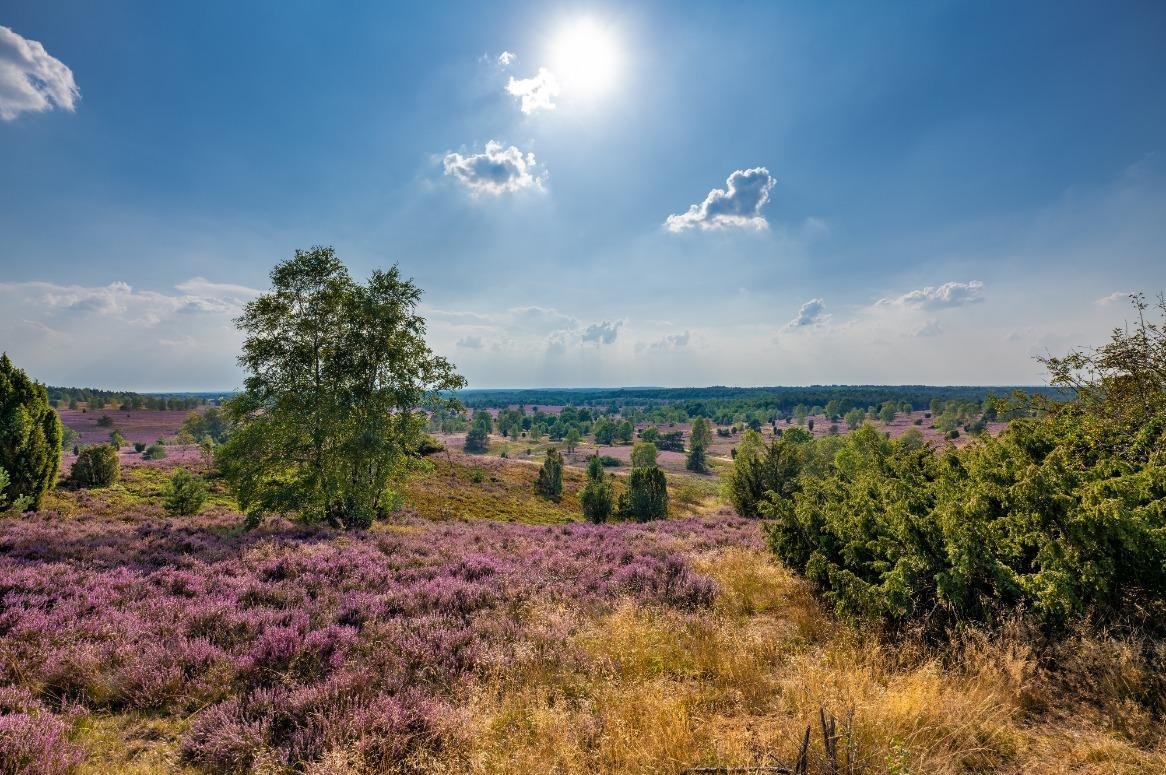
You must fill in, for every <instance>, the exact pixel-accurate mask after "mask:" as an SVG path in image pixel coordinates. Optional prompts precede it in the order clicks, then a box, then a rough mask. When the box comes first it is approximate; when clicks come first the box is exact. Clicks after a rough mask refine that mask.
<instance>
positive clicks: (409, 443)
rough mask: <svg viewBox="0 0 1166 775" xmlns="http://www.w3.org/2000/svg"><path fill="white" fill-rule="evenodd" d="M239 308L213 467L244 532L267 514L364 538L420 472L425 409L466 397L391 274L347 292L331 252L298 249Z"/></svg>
mask: <svg viewBox="0 0 1166 775" xmlns="http://www.w3.org/2000/svg"><path fill="white" fill-rule="evenodd" d="M271 284H272V288H271V291H270V292H268V293H265V294H263V295H262V296H259V297H258V298H256V299H254V300H253V301H251V302H250V303H248V305H247V307H246V308H245V310H244V312H243V315H242V316H241V317H240V318H239V319H238V321H237V325H238V326H239V328H240V329H241V330H242V331H243V332H244V333H245V334H246V339H245V341H244V344H243V352H242V355H240V357H239V363H240V365H241V366H242V367H243V368H244V370H245V371H246V373H247V378H246V381H245V383H244V390H243V392H242V393H241V394H239V395H238V396H236V397H235V398H233V399H231V401H229V402H228V404H227V406H226V413H227V417H228V419H229V421H230V424H231V429H230V434H229V437H228V439H227V441H226V443H224V444H223V445H222V446H221V447H220V448H219V455H218V460H219V461H220V462H221V468H222V471H223V473H224V475H225V477H226V478H227V480H228V481H229V482H230V483H231V484H232V486H233V487H234V489H235V491H236V494H237V497H238V498H239V502H240V504H241V505H242V506H243V508H244V509H245V510H246V511H247V513H248V518H249V520H248V521H249V524H257V523H258V521H259V519H261V518H262V516H263V515H265V514H271V513H289V514H295V515H297V516H298V517H299V518H300V519H302V520H304V521H307V522H318V521H325V522H327V523H328V524H331V525H333V526H336V527H345V528H366V527H368V526H370V525H371V524H372V522H373V520H374V519H376V518H377V517H380V516H383V515H384V514H385V513H387V511H388V508H387V505H388V504H391V503H392V502H393V498H394V494H395V492H397V491H398V490H397V489H396V488H399V487H400V485H401V484H402V483H403V480H404V479H405V478H406V477H407V476H408V474H409V473H410V472H411V471H413V470H414V469H416V468H418V467H419V466H420V465H421V464H422V463H421V458H420V456H419V454H418V453H417V450H418V449H420V447H421V446H422V441H423V437H424V433H425V428H426V425H427V415H426V414H425V412H424V411H423V410H424V409H425V408H445V409H455V408H457V405H456V402H454V401H453V400H452V399H448V398H444V397H443V391H450V390H455V389H458V388H461V387H464V385H465V380H464V379H463V378H462V377H460V376H459V375H458V374H457V373H456V372H455V371H454V367H453V364H451V363H450V362H449V361H447V360H446V359H445V358H442V357H439V356H437V355H434V353H433V352H432V351H431V350H430V349H429V346H428V345H427V343H426V341H425V320H424V318H422V317H421V316H420V315H418V314H417V312H416V307H417V302H418V300H419V299H420V297H421V291H420V289H419V288H417V286H415V285H414V284H413V283H412V281H410V280H404V279H402V278H401V276H400V273H399V271H398V269H397V267H395V266H394V267H392V268H391V269H389V270H388V271H381V270H377V271H375V272H373V274H372V276H371V277H370V278H369V279H368V281H367V282H366V283H364V284H361V283H358V282H355V281H354V280H353V279H352V278H351V276H350V275H349V273H348V270H347V269H346V268H345V267H344V264H343V263H341V261H340V259H338V258H337V257H336V254H335V252H334V251H333V249H332V248H330V247H315V248H312V249H311V250H308V251H302V250H297V251H296V253H295V256H294V257H292V258H291V259H289V260H287V261H284V262H282V263H280V264H278V265H277V266H276V267H275V268H274V269H273V270H272V272H271Z"/></svg>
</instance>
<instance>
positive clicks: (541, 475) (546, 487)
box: [534, 447, 563, 503]
mask: <svg viewBox="0 0 1166 775" xmlns="http://www.w3.org/2000/svg"><path fill="white" fill-rule="evenodd" d="M534 491H535V492H536V493H537V494H539V495H541V496H542V497H544V498H547V499H549V500H552V501H555V502H556V503H557V502H558V501H559V499H560V498H562V497H563V455H562V453H560V452H559V450H557V449H555V448H554V447H551V448H550V449H548V450H547V458H546V460H544V461H543V464H542V467H541V468H539V470H538V479H536V480H535V482H534Z"/></svg>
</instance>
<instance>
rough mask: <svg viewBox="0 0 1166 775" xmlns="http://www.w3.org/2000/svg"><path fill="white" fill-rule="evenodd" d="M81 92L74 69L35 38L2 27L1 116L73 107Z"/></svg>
mask: <svg viewBox="0 0 1166 775" xmlns="http://www.w3.org/2000/svg"><path fill="white" fill-rule="evenodd" d="M80 96H81V92H80V91H79V90H78V89H77V84H76V82H75V81H74V80H73V71H72V70H70V69H69V68H68V67H67V66H66V65H65V64H64V63H63V62H61V60H59V59H57V58H56V57H53V56H50V55H49V53H48V52H47V51H45V47H44V46H42V45H41V44H40V43H38V42H37V41H35V40H28V39H26V38H22V37H21V36H20V35H17V34H16V33H15V32H13V31H12V30H10V29H9V28H7V27H0V120H4V121H14V120H15V119H16V117H17V116H19V115H20V114H21V113H43V112H44V111H46V110H52V109H53V108H60V109H62V110H68V111H72V110H73V107H74V105H75V104H76V102H77V100H78V99H79V98H80Z"/></svg>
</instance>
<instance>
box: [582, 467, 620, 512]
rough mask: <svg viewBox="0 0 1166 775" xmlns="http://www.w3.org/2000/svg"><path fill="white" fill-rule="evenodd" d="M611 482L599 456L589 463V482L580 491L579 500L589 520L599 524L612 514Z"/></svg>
mask: <svg viewBox="0 0 1166 775" xmlns="http://www.w3.org/2000/svg"><path fill="white" fill-rule="evenodd" d="M614 500H615V499H614V496H613V495H612V489H611V482H610V481H608V479H607V475H606V474H605V473H604V471H603V463H602V461H600V459H599V458H598V456H596V457H593V458H591V460H590V462H588V463H587V482H586V483H585V484H584V485H583V489H582V490H581V491H580V492H579V502H580V503H581V504H582V506H583V517H584V518H585V519H586V520H587V521H588V522H594V523H595V524H599V523H601V522H604V521H606V520H607V518H608V517H610V516H611V512H612V507H613V505H614Z"/></svg>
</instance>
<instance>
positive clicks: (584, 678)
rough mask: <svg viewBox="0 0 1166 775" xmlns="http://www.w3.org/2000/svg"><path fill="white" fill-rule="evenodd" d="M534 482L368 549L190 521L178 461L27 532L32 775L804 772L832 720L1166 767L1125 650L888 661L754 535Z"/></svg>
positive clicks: (497, 481)
mask: <svg viewBox="0 0 1166 775" xmlns="http://www.w3.org/2000/svg"><path fill="white" fill-rule="evenodd" d="M475 464H477V466H476V465H475ZM170 465H173V464H170ZM531 470H533V466H530V465H528V464H526V463H523V462H521V461H498V460H497V459H494V460H492V461H486V460H485V459H476V458H472V457H469V456H464V457H458V458H456V459H453V460H452V461H450V462H448V463H447V464H446V465H445V467H442V466H438V467H436V468H435V469H434V470H433V471H431V472H430V473H429V474H427V475H425V476H423V477H421V478H419V479H418V480H417V481H416V482H415V483H414V486H413V489H412V490H411V492H410V495H409V498H408V502H407V504H406V506H405V508H403V509H402V511H401V512H400V513H399V514H398V516H397V517H395V518H394V519H393V520H391V521H389V522H387V523H382V524H378V525H377V526H375V527H374V529H372V530H369V531H360V532H354V533H340V534H338V533H336V532H335V531H333V530H329V529H325V528H308V527H303V526H297V525H293V524H291V523H288V522H284V521H281V520H274V521H271V522H269V523H267V524H266V525H265V526H264V527H262V528H260V529H258V530H255V531H252V532H242V531H240V530H239V528H238V526H239V523H240V520H241V516H240V515H239V514H238V513H237V512H236V511H235V510H234V507H233V503H232V501H231V499H230V498H229V497H228V496H227V495H226V494H225V492H224V491H223V489H222V488H221V486H219V485H218V484H215V483H213V482H212V484H214V486H213V487H212V493H211V500H210V502H209V504H208V506H207V508H206V509H205V510H204V512H203V513H202V514H201V515H199V516H197V517H189V518H170V517H167V516H166V514H165V513H164V512H163V511H162V509H161V508H160V506H159V496H160V492H161V490H162V484H163V481H164V478H165V475H166V473H167V469H166V468H159V467H157V466H137V467H133V468H129V469H127V470H126V471H125V472H124V475H123V479H122V481H121V482H120V483H119V484H117V485H114V486H112V487H109V488H103V489H96V490H76V489H69V488H61V489H58V490H57V491H55V492H53V493H51V494H50V495H49V498H48V499H47V501H46V504H45V507H44V508H43V509H42V510H41V511H40V512H39V513H30V514H26V515H22V516H10V517H7V518H5V519H4V521H3V522H2V523H0V595H2V598H0V599H2V613H0V656H2V662H0V664H2V666H3V683H4V687H5V688H4V690H3V694H2V696H0V702H2V706H0V707H2V713H3V715H2V716H0V720H2V729H3V736H2V737H0V747H2V748H3V750H2V752H0V753H2V761H3V762H5V766H6V767H7V768H8V769H7V770H6V771H9V772H34V773H66V772H78V773H98V772H138V773H147V772H165V771H173V772H265V773H266V772H271V773H274V772H311V773H366V772H435V773H460V772H481V773H491V772H505V773H527V772H559V773H591V772H619V773H637V772H658V773H676V772H680V771H682V770H683V769H685V768H688V767H694V766H710V765H724V766H746V765H751V766H792V765H793V763H794V762H795V761H796V760H797V757H798V754H799V749H800V746H801V740H802V735H803V733H804V731H805V729H806V727H807V726H810V725H814V728H815V729H817V725H818V723H819V722H818V714H819V710H820V709H824V710H825V711H826V712H828V713H830V714H833V715H835V716H836V717H837V719H838V723H839V724H840V728H841V729H842V730H843V732H842V734H843V739H844V740H845V745H844V746H843V751H842V753H841V754H840V758H841V760H842V762H843V764H844V765H845V766H846V767H847V768H848V771H853V772H883V771H893V772H964V771H975V770H988V769H991V770H1000V771H1012V772H1031V771H1048V772H1069V771H1096V772H1156V771H1161V770H1162V768H1163V767H1166V749H1164V746H1163V737H1162V734H1161V731H1160V729H1159V728H1158V727H1157V726H1156V725H1155V724H1154V722H1153V720H1152V715H1151V714H1150V713H1149V712H1148V711H1146V710H1143V709H1142V707H1143V706H1142V705H1141V704H1140V703H1139V689H1138V687H1139V685H1140V683H1139V682H1142V681H1144V680H1146V678H1147V676H1145V675H1141V674H1139V673H1138V672H1137V671H1138V670H1139V669H1140V668H1139V665H1141V664H1143V663H1142V662H1141V661H1140V660H1139V659H1138V655H1137V654H1134V653H1131V652H1130V647H1129V646H1126V645H1124V644H1123V643H1122V641H1120V640H1116V639H1113V640H1111V639H1107V638H1102V637H1098V636H1096V635H1094V636H1091V637H1090V638H1083V639H1075V640H1071V641H1069V642H1067V643H1066V644H1064V645H1062V646H1061V647H1060V649H1061V657H1060V659H1059V660H1058V662H1059V665H1058V667H1057V669H1056V670H1055V671H1052V670H1048V669H1047V666H1046V665H1045V664H1044V663H1042V661H1041V660H1039V659H1037V658H1036V657H1035V656H1034V654H1033V652H1032V651H1031V650H1030V648H1029V647H1028V646H1024V645H1021V644H1022V643H1024V642H1026V641H1025V640H1023V639H1019V638H1012V637H1010V636H1008V635H997V636H994V637H993V638H987V637H982V638H978V637H974V636H969V637H968V638H967V639H966V641H964V642H961V643H956V644H951V645H950V646H947V647H942V648H940V647H935V646H934V645H933V646H924V645H922V644H920V645H917V646H915V647H912V646H911V645H910V643H909V642H908V643H907V644H906V645H904V644H902V643H899V644H897V645H896V646H894V647H893V648H892V647H889V646H885V645H882V643H881V642H880V640H879V639H878V638H877V637H875V636H874V635H873V634H868V633H864V632H863V631H861V630H858V631H856V630H854V629H852V628H850V627H849V626H846V625H843V624H840V623H838V622H836V621H835V620H834V619H833V617H832V616H830V615H829V614H828V613H827V612H826V611H825V610H824V609H823V608H822V607H821V604H820V603H819V602H818V601H817V599H816V598H815V597H814V596H813V595H812V594H811V592H810V589H809V587H808V585H807V584H806V583H805V582H803V581H800V580H797V579H795V578H794V577H793V576H792V575H790V574H789V573H788V572H786V571H785V570H784V569H782V568H781V567H780V566H779V565H778V564H777V563H776V562H775V561H774V560H773V559H772V557H771V555H769V554H768V553H767V552H765V551H764V550H763V540H762V532H761V529H760V525H759V523H758V522H756V521H752V520H743V519H740V518H737V517H735V516H732V515H731V514H727V513H722V514H714V515H712V516H707V517H704V516H681V517H677V518H672V519H668V520H664V521H659V522H654V523H648V524H642V525H641V524H633V523H612V524H606V525H590V524H586V523H579V522H576V521H571V520H570V518H569V517H568V516H566V511H564V512H563V513H562V514H553V513H546V512H543V513H541V514H540V513H535V514H533V515H532V514H526V515H522V514H505V513H503V514H499V513H497V503H499V502H513V503H517V504H521V503H523V502H524V500H523V498H524V496H523V493H524V492H525V491H527V490H528V489H529V481H530V476H531V475H530V473H529V472H530V471H531ZM475 471H481V472H482V473H483V474H484V476H477V475H474V473H473V472H475ZM475 479H477V480H479V481H475ZM576 486H577V485H575V484H571V483H569V484H568V499H569V498H570V497H571V495H570V492H571V490H572V489H574V488H575V487H576ZM674 489H676V488H674ZM681 489H682V488H681ZM451 493H456V497H454V498H452V499H450V495H451ZM427 494H428V495H427ZM568 499H565V500H564V503H568V502H569V501H568ZM435 502H441V503H444V504H445V505H444V506H443V509H444V511H438V512H435V511H433V508H434V507H433V506H432V504H433V503H435ZM427 504H428V505H427ZM675 505H676V507H677V508H676V509H675V510H676V511H677V512H678V513H683V511H684V510H683V508H682V504H680V503H679V502H678V503H677V504H675ZM693 508H694V509H695V510H696V511H699V508H698V507H693ZM721 510H722V511H727V510H724V509H721ZM519 517H524V518H523V519H521V520H519ZM540 521H542V522H547V523H554V524H532V522H535V523H537V522H540ZM817 734H818V733H815V737H814V739H813V744H812V745H810V746H809V748H808V764H809V765H810V771H823V772H825V771H827V769H826V768H827V767H828V766H829V763H828V761H827V760H826V759H825V754H824V749H823V748H822V746H821V745H820V744H819V743H818V742H817V737H816V735H817ZM774 771H777V770H774Z"/></svg>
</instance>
